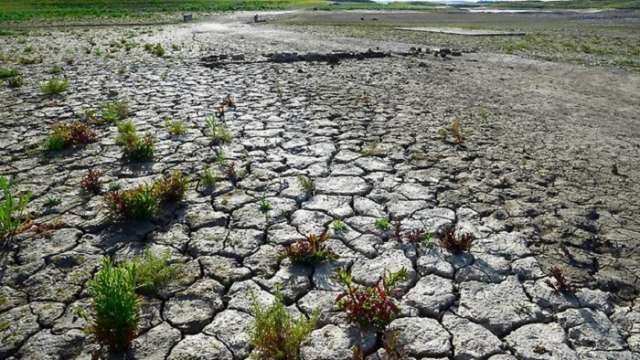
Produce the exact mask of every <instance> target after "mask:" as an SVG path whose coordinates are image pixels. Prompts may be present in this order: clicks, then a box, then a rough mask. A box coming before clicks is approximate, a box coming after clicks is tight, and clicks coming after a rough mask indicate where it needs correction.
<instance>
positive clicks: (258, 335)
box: [249, 290, 318, 360]
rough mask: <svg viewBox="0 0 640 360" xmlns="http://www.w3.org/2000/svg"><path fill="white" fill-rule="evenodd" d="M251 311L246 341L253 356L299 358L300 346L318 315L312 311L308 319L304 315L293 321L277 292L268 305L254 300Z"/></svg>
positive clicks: (265, 359)
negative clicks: (248, 338)
mask: <svg viewBox="0 0 640 360" xmlns="http://www.w3.org/2000/svg"><path fill="white" fill-rule="evenodd" d="M253 312H254V316H255V320H254V321H253V323H252V324H251V327H250V330H249V337H250V340H249V342H250V343H251V346H252V347H253V348H254V349H255V350H256V353H257V354H256V357H257V358H258V359H264V360H267V359H273V360H297V359H299V358H300V354H299V353H300V345H301V344H302V342H303V341H304V340H305V339H306V338H307V336H309V334H310V333H311V332H312V331H313V329H315V327H316V323H317V320H318V312H314V313H313V315H312V316H311V318H310V319H307V318H305V317H304V316H301V317H299V318H298V319H294V318H293V317H292V316H291V315H290V314H289V311H288V310H287V308H286V307H285V305H284V299H283V295H282V293H281V292H280V290H278V291H277V292H276V298H275V301H274V302H273V303H272V304H271V305H269V306H265V305H261V304H260V303H258V302H257V301H256V300H255V299H254V301H253Z"/></svg>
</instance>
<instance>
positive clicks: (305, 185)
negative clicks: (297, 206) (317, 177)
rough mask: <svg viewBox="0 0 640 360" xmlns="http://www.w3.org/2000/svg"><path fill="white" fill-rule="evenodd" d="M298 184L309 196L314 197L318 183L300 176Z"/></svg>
mask: <svg viewBox="0 0 640 360" xmlns="http://www.w3.org/2000/svg"><path fill="white" fill-rule="evenodd" d="M298 183H299V184H300V187H302V190H303V191H304V193H305V194H306V195H307V196H313V195H314V194H315V192H316V183H315V181H313V179H312V178H310V177H307V176H304V175H300V176H298Z"/></svg>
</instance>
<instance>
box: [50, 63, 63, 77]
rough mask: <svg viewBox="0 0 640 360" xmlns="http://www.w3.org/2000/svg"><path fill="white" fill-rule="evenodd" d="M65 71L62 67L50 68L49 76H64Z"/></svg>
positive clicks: (54, 66)
mask: <svg viewBox="0 0 640 360" xmlns="http://www.w3.org/2000/svg"><path fill="white" fill-rule="evenodd" d="M63 71H64V68H63V67H62V66H60V65H53V66H52V67H51V68H49V74H52V75H58V74H62V72H63Z"/></svg>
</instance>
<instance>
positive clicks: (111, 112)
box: [101, 100, 129, 123]
mask: <svg viewBox="0 0 640 360" xmlns="http://www.w3.org/2000/svg"><path fill="white" fill-rule="evenodd" d="M101 115H102V119H104V120H105V121H108V122H112V123H115V122H118V121H120V120H124V119H126V118H127V116H129V102H128V101H126V100H119V101H113V102H110V103H106V104H104V105H103V106H102V114H101Z"/></svg>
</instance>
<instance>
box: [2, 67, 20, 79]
mask: <svg viewBox="0 0 640 360" xmlns="http://www.w3.org/2000/svg"><path fill="white" fill-rule="evenodd" d="M19 75H20V73H19V72H18V70H16V69H8V68H0V79H9V78H12V77H16V76H19Z"/></svg>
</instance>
